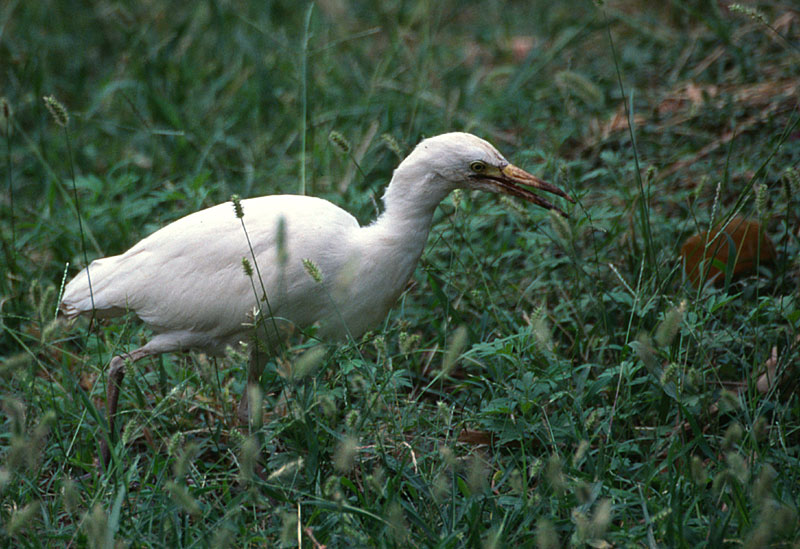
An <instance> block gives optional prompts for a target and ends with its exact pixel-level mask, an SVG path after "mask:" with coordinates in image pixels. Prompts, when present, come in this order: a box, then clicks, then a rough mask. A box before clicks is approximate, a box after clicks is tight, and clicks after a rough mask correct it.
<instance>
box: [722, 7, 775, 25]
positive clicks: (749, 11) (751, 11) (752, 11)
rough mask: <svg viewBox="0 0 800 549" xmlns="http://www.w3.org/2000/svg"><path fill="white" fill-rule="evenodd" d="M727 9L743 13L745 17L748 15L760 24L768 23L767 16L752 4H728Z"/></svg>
mask: <svg viewBox="0 0 800 549" xmlns="http://www.w3.org/2000/svg"><path fill="white" fill-rule="evenodd" d="M728 9H729V10H730V11H731V13H738V14H740V15H744V16H745V17H749V18H750V19H752V20H753V21H755V22H756V23H760V24H762V25H768V24H769V21H768V20H767V16H766V15H764V12H762V11H761V10H759V9H757V8H754V7H752V6H743V5H742V4H728Z"/></svg>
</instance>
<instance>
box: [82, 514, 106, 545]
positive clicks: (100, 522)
mask: <svg viewBox="0 0 800 549" xmlns="http://www.w3.org/2000/svg"><path fill="white" fill-rule="evenodd" d="M81 528H82V529H83V531H84V533H85V534H86V538H87V541H88V542H89V547H94V548H97V549H99V548H101V547H105V546H106V530H107V529H108V516H107V515H106V512H105V511H104V510H103V506H102V505H101V504H100V503H95V505H94V507H92V510H91V511H87V512H86V514H85V515H84V517H83V521H82V523H81Z"/></svg>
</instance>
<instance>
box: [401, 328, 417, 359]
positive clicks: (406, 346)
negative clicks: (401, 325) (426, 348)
mask: <svg viewBox="0 0 800 549" xmlns="http://www.w3.org/2000/svg"><path fill="white" fill-rule="evenodd" d="M419 339H420V335H419V334H409V333H408V332H400V335H399V336H398V343H397V346H398V347H399V348H400V352H401V353H402V354H404V355H408V354H411V353H412V352H413V351H414V350H416V348H417V347H418V346H419Z"/></svg>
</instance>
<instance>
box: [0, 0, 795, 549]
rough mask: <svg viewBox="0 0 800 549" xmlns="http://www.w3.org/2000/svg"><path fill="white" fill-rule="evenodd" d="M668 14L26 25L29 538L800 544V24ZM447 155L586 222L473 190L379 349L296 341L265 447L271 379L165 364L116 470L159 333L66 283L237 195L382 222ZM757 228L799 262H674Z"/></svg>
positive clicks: (166, 13)
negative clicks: (111, 384)
mask: <svg viewBox="0 0 800 549" xmlns="http://www.w3.org/2000/svg"><path fill="white" fill-rule="evenodd" d="M653 5H654V4H653V3H651V2H639V1H634V0H629V1H618V2H604V3H592V2H589V1H578V0H575V1H570V2H545V1H530V2H498V1H491V0H486V1H472V2H464V1H458V2H456V1H451V0H445V1H441V2H409V1H402V0H386V1H382V2H361V1H355V0H324V1H323V0H320V1H318V2H315V3H313V4H309V3H304V2H294V1H269V0H267V1H261V2H246V1H234V0H230V1H226V0H209V1H206V2H196V3H195V2H191V3H189V2H169V1H163V0H147V1H142V2H133V3H128V2H114V1H108V0H105V1H103V0H101V1H95V2H86V1H84V2H67V1H56V0H52V1H49V0H41V1H37V2H24V1H17V0H10V1H7V2H4V3H3V4H2V6H0V75H1V76H0V82H2V84H0V95H2V96H3V97H4V100H3V103H2V105H0V107H2V109H1V110H2V112H0V122H2V124H1V125H0V126H1V127H0V129H1V130H2V132H1V133H0V135H1V136H2V144H1V145H2V146H0V151H2V154H0V156H1V157H2V161H0V166H2V168H0V173H2V174H3V176H2V185H3V187H2V189H3V191H2V195H1V198H2V199H1V200H0V209H1V212H2V216H1V217H0V236H1V237H2V259H0V261H2V270H1V271H2V272H1V274H2V276H1V277H0V292H2V296H1V297H0V307H1V309H0V311H1V312H2V317H0V318H1V321H2V331H1V332H0V360H2V372H1V373H2V375H0V394H2V410H3V419H2V429H0V437H2V444H0V453H1V454H2V466H1V467H0V502H2V505H0V538H1V539H2V543H1V544H2V545H4V546H16V547H43V546H61V545H67V546H85V545H89V546H93V547H113V546H134V547H140V546H153V547H161V546H192V547H194V546H197V547H208V546H210V547H221V546H231V547H244V546H250V545H258V546H277V545H278V544H284V545H286V546H293V545H297V544H298V536H300V538H301V540H302V544H303V545H304V546H306V547H311V546H314V547H320V546H322V545H325V546H327V547H342V546H348V545H349V546H398V545H401V544H407V545H411V546H423V547H424V546H438V547H464V546H467V547H479V546H485V547H507V546H514V545H517V546H525V547H527V546H539V547H559V546H566V545H574V546H584V545H589V546H592V547H608V546H622V545H635V546H648V547H657V546H670V547H681V546H683V547H704V546H706V547H721V546H740V545H743V544H744V545H745V546H748V547H763V546H766V545H769V544H772V545H773V546H797V544H798V543H800V525H799V524H798V512H797V511H798V509H797V502H798V498H799V497H800V462H798V459H799V458H800V401H798V394H797V393H798V382H797V379H798V367H799V366H798V365H799V364H800V342H799V341H798V333H799V332H798V330H799V329H800V303H798V299H799V298H800V293H799V292H798V286H799V285H800V284H798V283H799V282H800V262H798V250H799V249H800V241H799V238H800V237H799V236H798V230H800V198H798V197H800V175H798V168H797V166H798V163H799V162H798V161H799V160H800V125H798V120H800V112H799V111H798V86H799V85H800V49H799V48H800V46H799V44H800V40H799V39H798V37H799V33H800V30H799V29H800V12H798V11H797V8H796V5H795V4H794V3H792V2H789V1H784V2H781V1H777V2H770V3H764V4H763V5H760V4H759V3H747V4H745V5H744V6H742V5H730V4H729V3H728V2H727V1H719V2H717V1H706V0H675V1H673V2H669V3H666V2H665V3H658V4H657V6H658V7H653ZM51 95H52V96H53V97H54V98H55V100H57V101H58V102H60V104H62V105H63V106H64V107H65V108H66V110H67V111H68V115H69V119H68V121H67V123H66V125H62V124H60V123H59V122H61V123H63V122H65V120H64V119H63V114H64V113H59V112H58V111H57V105H56V108H55V115H56V116H55V117H54V116H52V115H51V113H50V112H49V111H48V108H47V105H46V104H45V101H43V97H45V96H51ZM52 107H53V105H51V110H52ZM59 116H62V118H61V119H59ZM452 130H465V131H470V132H473V133H476V134H478V135H480V136H482V137H485V138H487V139H489V140H490V141H492V142H493V143H495V145H497V146H498V148H500V149H501V150H502V151H503V152H504V153H505V154H506V155H507V156H508V157H509V159H511V160H512V161H513V162H514V163H516V164H518V165H520V166H521V167H523V168H526V169H528V170H529V171H532V172H534V173H537V174H538V175H541V176H542V177H545V178H547V179H548V180H550V181H552V182H553V183H556V184H558V185H559V186H561V187H563V188H565V189H567V190H568V191H569V193H570V194H571V195H572V196H574V197H575V198H576V199H577V201H578V203H577V205H576V206H575V207H573V208H571V215H570V217H569V219H568V220H566V221H562V220H560V219H558V218H556V217H552V216H550V215H548V214H547V212H545V211H543V210H539V209H536V208H534V207H529V206H528V205H527V204H524V203H518V202H513V201H509V200H499V199H497V197H492V196H485V195H477V196H470V195H469V194H465V193H461V194H456V195H454V196H452V197H451V198H449V199H448V200H447V201H446V202H445V203H444V204H443V205H442V207H441V208H440V209H439V210H438V211H437V214H436V223H435V226H434V230H433V231H432V234H431V237H430V239H429V244H428V248H427V249H426V252H425V254H424V256H423V258H422V261H421V264H420V267H419V268H418V269H417V272H416V275H415V277H414V279H413V281H412V284H410V285H409V287H408V289H407V291H406V292H405V293H404V294H403V296H402V298H401V300H400V301H399V303H398V304H397V306H396V307H395V308H394V309H393V311H392V313H391V314H390V316H389V318H388V319H387V321H386V323H385V324H384V325H383V326H381V327H377V329H376V330H375V331H374V332H372V333H371V334H368V336H367V337H365V338H364V339H363V341H360V342H351V343H350V344H344V345H335V346H329V347H327V352H326V353H325V354H324V356H322V355H320V354H319V353H317V352H315V351H307V349H309V348H310V347H312V346H313V345H314V342H313V340H310V339H303V338H296V339H293V340H292V341H290V344H291V345H290V347H289V348H288V349H287V350H286V351H285V352H283V353H281V354H279V355H278V356H276V357H275V358H274V359H273V360H272V361H271V362H270V364H269V366H268V369H267V374H266V375H265V377H264V380H263V383H262V389H263V391H262V395H261V396H262V397H263V401H264V415H263V417H258V418H257V421H256V422H255V423H254V424H253V425H252V426H251V427H250V428H249V429H248V428H242V427H240V426H239V425H238V423H237V420H236V413H235V412H236V403H237V401H238V397H239V395H241V394H242V392H243V391H244V384H245V368H246V359H245V357H244V356H240V355H239V354H236V353H233V354H231V356H229V357H227V358H225V359H216V360H215V359H212V358H209V357H206V356H203V355H200V354H192V355H188V356H177V355H167V356H163V357H160V358H157V359H154V360H149V361H142V362H141V363H139V364H137V366H136V367H135V368H132V369H131V372H130V373H129V375H128V376H127V378H126V380H125V385H124V387H123V393H122V399H121V417H122V423H123V427H122V428H121V437H120V438H121V441H120V442H119V443H118V444H117V445H116V446H115V447H114V458H115V460H114V464H113V466H112V468H111V469H110V471H109V472H108V473H103V472H102V471H101V470H100V468H98V466H97V461H96V460H97V448H98V446H97V444H98V440H100V439H101V438H102V437H106V436H108V435H107V430H106V425H105V420H104V405H105V381H106V377H105V366H106V364H107V362H108V360H109V359H110V357H111V356H113V355H114V354H118V353H120V352H123V351H125V350H130V349H132V348H135V347H137V346H139V345H140V344H141V343H142V342H143V341H145V340H146V339H147V337H148V331H147V330H146V329H144V328H142V327H141V326H140V325H139V324H138V323H137V322H135V320H134V319H132V318H127V319H125V318H123V319H120V320H118V321H114V322H102V323H99V324H98V325H97V326H95V327H94V328H93V329H89V326H88V323H87V322H85V321H79V322H77V323H75V324H74V325H72V326H68V325H66V324H65V323H63V322H62V321H61V320H59V319H56V315H55V311H56V306H57V302H58V294H59V292H60V288H61V286H62V282H63V280H64V277H65V276H72V275H73V274H74V273H75V272H76V271H77V270H78V269H79V268H80V267H81V266H83V265H85V262H86V260H87V259H88V260H91V259H93V258H96V257H100V256H103V255H110V254H116V253H120V252H122V251H124V250H125V249H127V248H128V247H129V246H131V245H132V244H134V243H135V242H136V241H138V240H139V239H141V238H142V237H144V236H146V235H147V234H149V233H151V232H152V231H154V230H155V229H156V228H158V227H160V226H162V225H164V224H165V223H168V222H169V221H172V220H174V219H177V218H179V217H181V216H183V215H185V214H187V213H189V212H192V211H195V210H198V209H200V208H203V207H206V206H210V205H212V204H215V203H218V202H222V201H225V200H227V199H228V198H229V197H230V196H231V194H233V193H236V194H239V195H241V196H255V195H261V194H272V193H282V192H289V193H297V192H302V191H303V190H305V192H306V193H307V194H313V195H317V196H321V197H324V198H326V199H328V200H331V201H332V202H334V203H336V204H338V205H341V206H342V207H344V208H346V209H347V210H349V211H351V212H353V213H354V214H355V215H356V216H357V217H358V218H359V219H360V220H361V221H362V222H365V223H366V222H368V221H369V220H370V219H372V218H373V217H374V216H375V214H376V208H377V207H378V204H379V197H380V195H381V190H382V188H383V186H384V185H385V184H386V183H387V181H388V180H389V178H390V177H391V173H392V170H393V168H394V166H396V164H397V163H398V161H399V158H401V157H402V156H404V155H405V154H406V153H407V152H408V151H410V149H411V148H412V147H413V145H414V144H415V143H416V142H418V140H419V139H421V138H422V137H424V136H429V135H435V134H437V133H442V132H445V131H452ZM331 132H338V133H339V134H341V136H342V138H343V139H344V140H346V141H347V143H348V145H349V151H345V150H343V148H342V147H341V146H337V145H336V144H335V143H333V142H332V141H331V139H330V134H331ZM733 216H742V217H747V218H749V219H751V220H753V221H756V222H758V223H759V224H760V228H761V230H762V231H763V234H764V235H766V238H768V239H770V241H771V242H772V243H773V244H774V248H775V250H776V254H775V259H774V261H771V262H768V261H767V260H768V259H769V257H768V256H767V255H763V254H759V251H761V250H758V249H756V250H755V252H750V253H749V255H748V256H747V257H745V258H743V259H746V260H747V261H749V262H750V264H751V265H750V266H751V268H750V269H749V271H748V272H746V273H742V275H743V276H739V277H736V278H734V277H733V276H730V275H732V274H733V271H734V268H735V263H734V261H733V259H731V260H729V261H726V260H717V261H716V267H717V268H719V270H721V271H723V273H724V276H723V277H721V278H720V279H719V280H718V282H719V283H718V284H717V285H713V284H709V285H706V286H704V287H701V288H700V289H698V288H696V287H695V286H694V285H692V283H691V282H690V280H689V279H688V278H687V277H686V275H685V274H684V270H683V268H682V263H681V259H680V248H681V244H682V243H683V241H684V240H685V239H686V238H687V237H689V236H691V235H693V234H695V233H698V231H704V230H707V229H708V228H709V227H710V226H713V225H716V224H718V223H720V222H722V223H724V222H726V221H727V220H730V219H731V218H732V217H733ZM752 236H753V235H751V237H752ZM701 242H702V245H704V244H705V242H706V240H705V239H704V237H703V239H702V240H701ZM725 242H726V244H725V247H726V249H727V246H728V244H729V243H730V244H735V243H736V242H734V241H733V240H732V239H730V240H729V239H727V237H725ZM755 242H757V243H760V244H757V246H756V247H757V248H764V247H767V244H765V242H766V241H762V240H759V239H755ZM731 257H732V258H733V257H735V256H734V255H733V254H731ZM761 258H763V261H762V259H761ZM736 270H737V271H739V270H741V268H736ZM243 276H244V275H243ZM309 352H310V353H311V355H309V354H307V353H309Z"/></svg>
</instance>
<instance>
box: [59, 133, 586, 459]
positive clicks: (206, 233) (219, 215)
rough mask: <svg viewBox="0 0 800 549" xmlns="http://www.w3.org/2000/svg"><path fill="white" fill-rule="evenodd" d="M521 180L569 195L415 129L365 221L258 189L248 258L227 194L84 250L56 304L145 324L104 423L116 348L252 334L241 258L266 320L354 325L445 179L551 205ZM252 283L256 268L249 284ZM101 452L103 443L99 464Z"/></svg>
mask: <svg viewBox="0 0 800 549" xmlns="http://www.w3.org/2000/svg"><path fill="white" fill-rule="evenodd" d="M519 184H523V185H527V186H532V187H534V188H538V189H542V190H545V191H548V192H552V193H555V194H557V195H559V196H562V197H564V198H567V199H568V200H571V199H570V198H569V197H568V196H567V195H566V194H565V193H564V192H563V191H561V190H560V189H558V188H557V187H554V186H552V185H550V184H549V183H546V182H544V181H542V180H541V179H539V178H537V177H535V176H533V175H531V174H529V173H527V172H525V171H523V170H521V169H519V168H516V167H515V166H513V165H511V164H509V163H508V161H506V160H505V159H504V158H503V156H502V155H501V154H500V153H499V152H498V151H497V150H496V149H495V148H494V147H493V146H492V145H490V144H489V143H487V142H486V141H484V140H482V139H480V138H478V137H475V136H473V135H470V134H465V133H449V134H444V135H439V136H437V137H433V138H430V139H426V140H424V141H422V142H421V143H420V144H419V145H418V146H417V147H416V148H415V149H414V151H413V152H412V153H411V154H410V155H409V156H408V157H407V158H406V159H405V160H403V162H402V163H401V164H400V165H399V166H398V168H397V169H396V170H395V172H394V176H393V177H392V180H391V182H390V184H389V186H388V187H387V189H386V192H385V194H384V198H383V201H384V206H385V211H384V212H383V214H382V215H381V216H380V217H378V219H377V220H376V221H375V222H374V223H372V224H371V225H368V226H365V227H360V226H359V224H358V222H357V221H356V219H355V218H354V217H353V216H352V215H350V214H349V213H347V212H346V211H344V210H342V209H341V208H339V207H337V206H335V205H333V204H331V203H330V202H328V201H326V200H322V199H319V198H312V197H307V196H294V195H276V196H263V197H259V198H251V199H248V200H242V201H241V205H242V207H243V209H244V217H243V220H244V224H245V226H246V228H247V233H248V235H249V237H250V241H251V243H252V246H253V254H254V258H253V256H252V255H251V252H250V249H249V247H248V243H247V238H246V235H245V231H244V230H243V228H242V225H241V221H240V220H239V219H238V218H237V217H236V216H235V214H234V208H233V206H232V204H231V203H230V202H228V203H225V204H220V205H217V206H214V207H211V208H208V209H206V210H202V211H199V212H196V213H193V214H190V215H188V216H186V217H183V218H181V219H179V220H177V221H175V222H173V223H171V224H169V225H167V226H166V227H164V228H162V229H160V230H158V231H156V232H155V233H153V234H151V235H150V236H148V237H147V238H145V239H144V240H142V241H140V242H139V243H137V244H136V245H134V246H133V247H132V248H131V249H130V250H128V251H127V252H125V253H124V254H122V255H117V256H113V257H106V258H103V259H99V260H97V261H94V262H92V264H91V265H90V266H89V268H88V272H89V277H90V279H91V290H92V291H91V295H90V291H89V278H87V269H84V270H83V271H82V272H81V273H80V274H78V275H77V276H76V277H75V278H74V279H72V280H71V281H70V282H69V284H67V286H66V288H65V291H64V296H63V299H62V302H61V310H62V312H63V313H64V314H65V315H66V316H67V317H69V318H73V317H76V316H78V315H80V314H88V313H91V312H92V308H93V306H94V309H95V311H96V315H97V316H99V317H108V316H116V315H119V314H122V313H124V312H126V311H131V312H133V313H135V314H136V316H138V317H139V318H140V319H141V320H142V321H143V322H145V323H146V324H147V325H148V326H150V327H151V328H152V329H153V331H154V332H155V335H154V337H153V338H152V339H151V340H150V341H149V342H148V343H147V344H146V345H145V346H144V347H141V348H140V349H137V350H135V351H133V352H131V353H129V354H128V355H125V356H118V357H115V358H114V359H113V360H112V363H111V365H110V374H109V377H110V379H109V384H108V401H109V402H108V414H109V426H110V428H111V430H112V431H113V425H114V415H115V411H116V404H117V399H118V392H119V386H120V383H121V381H122V377H123V376H124V364H125V360H126V359H127V360H130V361H131V362H133V361H136V360H138V359H140V358H142V357H144V356H148V355H153V354H159V353H165V352H173V351H181V350H187V349H199V350H204V351H206V352H209V353H213V354H222V353H224V351H225V349H226V348H227V347H228V346H232V345H237V344H238V343H239V342H241V341H245V340H247V339H248V338H251V337H252V336H253V326H252V323H253V312H254V310H255V309H256V308H258V307H260V308H261V310H262V314H266V313H267V307H266V304H265V303H264V302H263V301H261V302H259V300H257V299H256V295H255V294H254V292H253V285H252V282H251V279H250V278H249V277H247V276H246V275H245V273H244V271H243V268H242V258H248V260H250V262H251V263H252V262H253V259H255V263H256V264H257V265H258V269H259V271H260V273H261V276H262V279H261V283H263V288H264V289H265V290H266V294H267V300H268V302H269V310H271V312H272V315H273V318H274V319H275V320H276V322H278V323H291V324H294V325H296V326H298V327H300V328H305V327H308V326H310V325H312V324H314V323H319V326H320V328H319V331H318V334H319V335H320V336H321V337H323V338H341V337H345V336H348V335H349V336H352V337H358V336H360V335H361V334H363V333H364V332H365V331H366V330H368V329H370V328H372V327H374V326H375V325H376V324H378V323H379V322H380V321H381V320H382V319H383V318H384V316H385V315H386V313H387V312H388V310H389V308H390V307H391V306H392V305H393V303H394V302H395V300H396V299H397V297H398V296H399V294H400V292H401V291H402V290H403V288H404V286H405V284H406V282H407V281H408V279H409V277H410V276H411V274H412V273H413V271H414V268H415V266H416V264H417V261H418V260H419V257H420V255H421V253H422V250H423V247H424V245H425V241H426V239H427V236H428V232H429V230H430V226H431V220H432V217H433V212H434V210H435V208H436V206H437V205H438V204H439V202H441V200H442V199H443V198H444V197H445V196H447V195H448V194H449V193H450V192H451V191H452V190H454V189H456V188H467V189H480V190H485V191H490V192H499V193H504V194H508V195H512V196H517V197H520V198H523V199H525V200H528V201H530V202H533V203H536V204H538V205H540V206H543V207H545V208H549V209H554V210H557V211H559V212H560V210H558V208H556V207H555V206H553V205H552V204H550V203H549V202H548V201H546V200H544V199H543V198H541V197H539V196H538V195H535V194H533V193H531V192H530V191H528V190H526V189H523V188H522V187H519V186H518V185H519ZM280 225H282V230H279V226H280ZM279 234H282V236H279ZM304 260H310V261H311V262H312V263H313V264H314V265H316V266H317V267H318V269H319V271H320V273H321V274H322V281H321V282H318V281H315V280H314V279H313V278H312V277H311V276H310V275H309V273H308V272H307V271H306V267H305V266H304ZM261 283H259V282H258V280H255V287H256V289H257V293H258V295H259V296H260V295H261V293H262V290H261V288H262V286H261ZM265 324H266V325H267V327H269V326H272V321H271V320H270V321H269V322H267V323H265ZM262 334H263V332H262V331H261V329H260V331H259V336H260V335H262ZM267 339H270V340H271V339H273V338H271V337H269V338H267ZM272 343H274V341H272ZM255 347H256V346H253V348H255ZM262 363H263V357H261V358H259V357H255V356H254V357H252V358H251V365H250V372H249V374H248V380H249V381H250V382H257V380H258V378H259V377H260V373H261V368H262V367H263V364H262ZM244 402H245V401H243V404H244ZM245 405H246V404H245ZM240 412H242V413H246V408H244V407H240ZM108 453H109V452H108V447H107V446H106V445H105V444H104V445H103V460H104V463H105V464H106V465H108V459H109V455H108Z"/></svg>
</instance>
